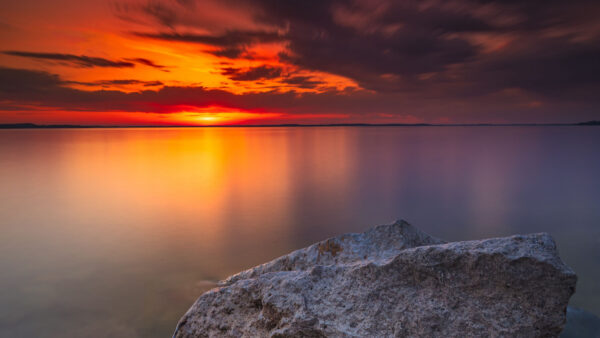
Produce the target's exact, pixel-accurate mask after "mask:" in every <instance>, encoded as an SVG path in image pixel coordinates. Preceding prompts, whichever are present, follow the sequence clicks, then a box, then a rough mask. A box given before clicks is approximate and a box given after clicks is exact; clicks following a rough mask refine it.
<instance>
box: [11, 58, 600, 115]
mask: <svg viewBox="0 0 600 338" xmlns="http://www.w3.org/2000/svg"><path fill="white" fill-rule="evenodd" d="M68 85H69V83H68V82H64V81H62V80H61V79H60V77H58V76H57V75H54V74H50V73H47V72H42V71H32V70H26V69H12V68H2V67H0V104H2V105H3V109H5V110H15V111H16V110H22V109H21V108H22V107H23V106H27V107H39V108H38V109H43V110H44V111H49V110H50V111H51V110H62V111H64V110H67V111H89V112H148V113H164V114H168V113H177V112H181V111H183V110H186V111H189V110H190V107H191V108H192V109H193V108H194V107H196V108H203V107H214V106H221V107H229V108H236V109H242V110H249V111H256V112H273V113H281V114H285V115H286V116H290V117H295V118H297V119H302V118H303V116H310V115H314V114H323V115H328V116H333V115H337V116H345V117H346V118H345V120H344V121H345V122H365V121H371V122H372V121H374V119H375V121H377V120H376V118H377V117H378V116H387V117H386V120H385V121H386V122H390V121H392V122H393V121H402V119H403V118H405V117H411V118H412V119H414V117H415V116H416V117H418V118H419V119H420V120H421V121H423V122H435V121H440V120H450V121H460V122H490V121H496V122H498V121H500V122H502V121H504V122H506V121H510V122H539V121H540V120H542V121H547V122H576V121H580V120H590V119H597V116H598V111H597V110H596V109H594V107H597V105H598V104H599V103H600V102H599V101H600V99H599V98H597V97H596V99H595V101H594V102H591V101H578V102H566V101H561V100H553V99H541V100H540V99H539V97H535V96H534V97H531V96H529V95H527V94H525V93H523V92H519V91H507V92H503V93H500V94H493V95H478V96H474V97H468V98H467V99H465V97H461V96H456V95H454V94H446V93H441V94H440V93H438V94H431V93H422V92H412V93H374V92H365V91H358V92H354V91H325V92H319V93H314V92H307V93H298V92H294V91H290V92H284V93H282V92H278V91H271V92H262V93H246V94H234V93H231V92H228V91H226V90H221V89H210V88H205V87H198V86H187V87H186V86H163V87H160V88H152V89H148V90H143V91H139V92H127V93H126V92H122V91H118V90H96V91H84V90H78V89H75V88H70V87H69V86H68ZM531 102H535V104H531ZM540 107H543V108H544V109H540ZM30 109H34V108H30ZM565 112H569V114H568V115H567V114H565ZM48 114H51V112H48ZM390 116H392V117H393V119H391V120H390V119H389V117H390Z"/></svg>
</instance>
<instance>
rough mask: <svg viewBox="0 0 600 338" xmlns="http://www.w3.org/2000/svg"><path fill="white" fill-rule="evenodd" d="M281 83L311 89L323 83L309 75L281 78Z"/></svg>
mask: <svg viewBox="0 0 600 338" xmlns="http://www.w3.org/2000/svg"><path fill="white" fill-rule="evenodd" d="M281 82H282V83H285V84H288V85H293V86H296V87H300V88H306V89H312V88H316V87H318V86H319V85H322V84H324V82H322V81H317V80H313V79H312V77H310V76H291V77H287V78H283V79H281Z"/></svg>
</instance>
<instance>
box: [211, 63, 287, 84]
mask: <svg viewBox="0 0 600 338" xmlns="http://www.w3.org/2000/svg"><path fill="white" fill-rule="evenodd" d="M281 72H282V69H281V68H280V67H272V66H259V67H253V68H249V69H238V68H232V67H227V68H223V69H222V72H221V74H223V75H225V76H227V77H229V78H230V79H232V80H234V81H256V80H268V79H275V78H278V77H280V76H281Z"/></svg>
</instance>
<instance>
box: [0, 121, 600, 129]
mask: <svg viewBox="0 0 600 338" xmlns="http://www.w3.org/2000/svg"><path fill="white" fill-rule="evenodd" d="M516 126H523V127H527V126H534V127H535V126H537V127H545V126H600V121H587V122H578V123H449V124H435V123H331V124H293V123H291V124H253V125H241V124H237V125H164V126H161V125H148V126H136V125H122V126H112V125H106V126H105V125H77V124H34V123H8V124H0V129H67V128H68V129H73V128H86V129H90V128H260V127H516Z"/></svg>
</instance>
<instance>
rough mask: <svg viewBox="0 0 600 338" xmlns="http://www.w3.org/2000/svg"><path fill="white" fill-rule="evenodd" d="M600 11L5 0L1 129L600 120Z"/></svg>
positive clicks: (0, 39)
mask: <svg viewBox="0 0 600 338" xmlns="http://www.w3.org/2000/svg"><path fill="white" fill-rule="evenodd" d="M598 16H600V4H599V3H598V2H596V1H590V0H577V1H570V2H563V1H556V0H550V1H541V0H534V1H527V2H520V1H487V0H450V1H442V0H426V1H394V0H375V1H373V0H305V1H296V0H289V1H277V0H257V1H250V0H203V1H200V0H115V1H104V0H89V1H77V0H53V1H50V0H20V1H8V0H0V123H16V122H32V123H40V124H53V123H73V124H106V125H162V124H164V125H172V124H177V125H182V124H183V125H187V124H190V125H195V124H200V125H203V124H271V123H358V122H366V123H419V122H427V123H448V122H449V123H521V122H542V123H549V122H550V123H552V122H578V121H584V120H592V119H600V109H599V108H600V95H598V93H599V92H600V90H599V89H600V80H599V76H600V62H598V60H600V21H598V20H597V18H598Z"/></svg>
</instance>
